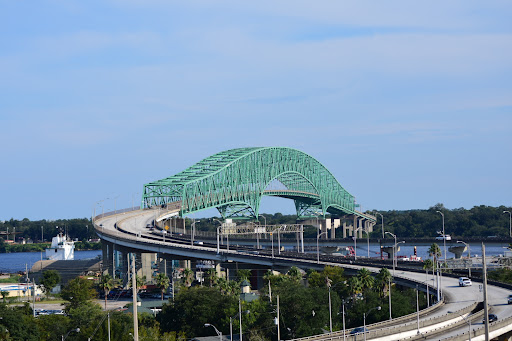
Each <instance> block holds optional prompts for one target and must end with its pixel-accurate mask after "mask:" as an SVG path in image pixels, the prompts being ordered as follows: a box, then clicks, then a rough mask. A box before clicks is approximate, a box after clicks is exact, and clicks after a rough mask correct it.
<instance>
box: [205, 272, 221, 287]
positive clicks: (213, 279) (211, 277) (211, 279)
mask: <svg viewBox="0 0 512 341" xmlns="http://www.w3.org/2000/svg"><path fill="white" fill-rule="evenodd" d="M206 278H207V279H208V283H209V286H210V287H213V286H215V285H216V284H217V281H218V279H219V278H218V277H217V270H215V268H210V269H208V270H206Z"/></svg>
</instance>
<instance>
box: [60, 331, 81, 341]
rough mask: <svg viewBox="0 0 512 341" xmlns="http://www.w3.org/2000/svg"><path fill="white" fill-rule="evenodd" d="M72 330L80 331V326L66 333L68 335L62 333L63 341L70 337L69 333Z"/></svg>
mask: <svg viewBox="0 0 512 341" xmlns="http://www.w3.org/2000/svg"><path fill="white" fill-rule="evenodd" d="M71 332H77V333H80V328H74V329H71V330H70V331H69V332H67V333H66V335H61V336H62V341H64V340H66V338H67V337H68V335H69V333H71Z"/></svg>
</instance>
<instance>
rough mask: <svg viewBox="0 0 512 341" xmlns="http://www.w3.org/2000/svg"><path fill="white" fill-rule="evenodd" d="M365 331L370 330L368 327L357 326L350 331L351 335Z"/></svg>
mask: <svg viewBox="0 0 512 341" xmlns="http://www.w3.org/2000/svg"><path fill="white" fill-rule="evenodd" d="M364 332H368V328H365V327H357V328H354V329H352V331H351V332H350V335H358V334H361V333H364Z"/></svg>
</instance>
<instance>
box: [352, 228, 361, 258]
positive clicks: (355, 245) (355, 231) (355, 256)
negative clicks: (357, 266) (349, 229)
mask: <svg viewBox="0 0 512 341" xmlns="http://www.w3.org/2000/svg"><path fill="white" fill-rule="evenodd" d="M360 229H361V227H358V228H356V229H355V230H354V235H353V236H352V238H354V261H356V260H357V231H359V230H360Z"/></svg>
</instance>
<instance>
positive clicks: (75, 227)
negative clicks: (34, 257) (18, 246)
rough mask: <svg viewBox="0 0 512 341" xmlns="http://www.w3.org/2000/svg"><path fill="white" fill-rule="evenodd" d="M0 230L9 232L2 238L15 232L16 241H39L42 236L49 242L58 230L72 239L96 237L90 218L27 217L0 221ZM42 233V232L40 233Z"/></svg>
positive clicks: (11, 237)
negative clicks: (37, 218)
mask: <svg viewBox="0 0 512 341" xmlns="http://www.w3.org/2000/svg"><path fill="white" fill-rule="evenodd" d="M0 231H2V232H3V233H5V232H9V238H6V237H5V235H4V234H3V233H2V238H3V239H4V240H5V239H10V240H12V239H13V232H16V241H18V240H19V239H20V238H24V239H30V240H32V241H33V242H36V243H40V242H41V238H42V237H43V238H44V240H45V241H46V242H51V240H52V238H53V237H55V236H56V235H57V234H58V233H59V231H61V232H63V233H66V234H67V235H68V236H69V237H70V238H72V239H73V240H75V239H78V240H87V239H89V238H97V237H96V233H95V232H94V228H93V226H92V223H91V220H90V219H87V218H82V219H58V220H35V221H30V220H28V219H27V218H25V219H23V220H16V219H11V220H6V221H4V222H0ZM41 233H42V234H41Z"/></svg>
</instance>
